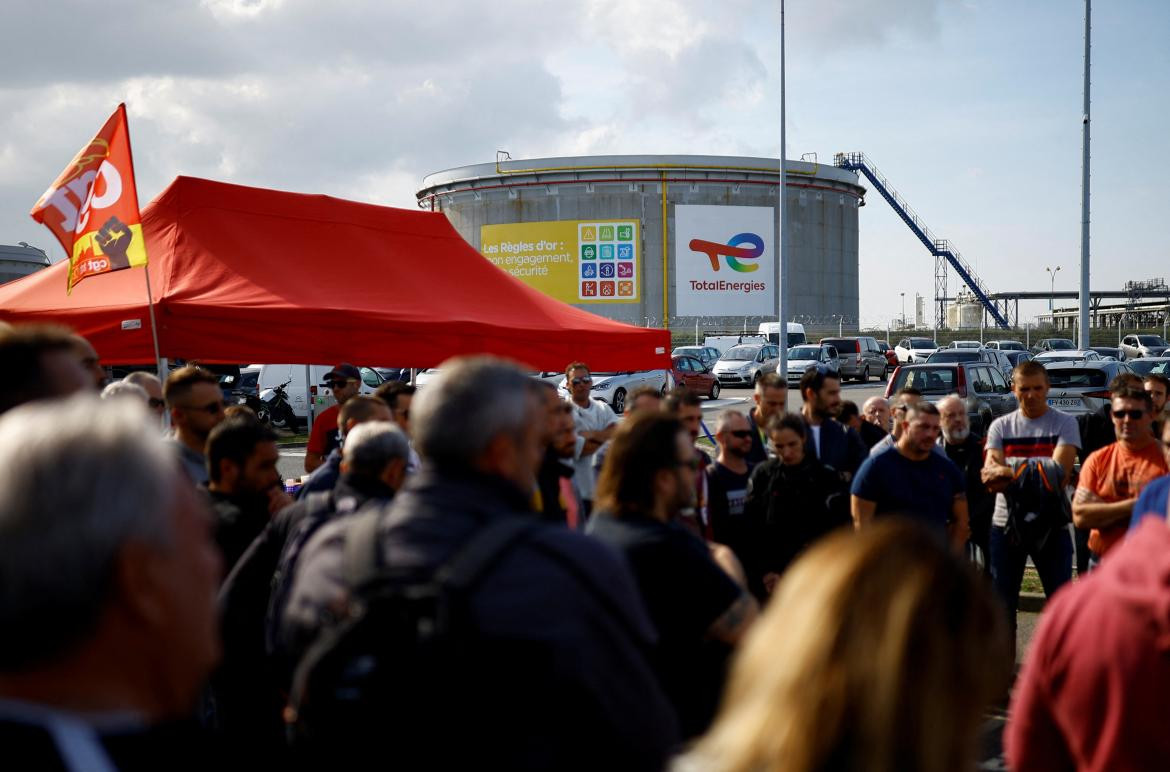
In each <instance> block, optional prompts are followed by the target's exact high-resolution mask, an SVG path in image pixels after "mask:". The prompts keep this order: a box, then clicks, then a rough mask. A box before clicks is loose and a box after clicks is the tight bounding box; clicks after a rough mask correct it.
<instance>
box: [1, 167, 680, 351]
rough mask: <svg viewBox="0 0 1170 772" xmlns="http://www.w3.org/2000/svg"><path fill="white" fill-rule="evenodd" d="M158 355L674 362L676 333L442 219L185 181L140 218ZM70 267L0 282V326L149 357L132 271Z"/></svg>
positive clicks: (145, 318)
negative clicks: (613, 311) (511, 270)
mask: <svg viewBox="0 0 1170 772" xmlns="http://www.w3.org/2000/svg"><path fill="white" fill-rule="evenodd" d="M142 224H143V228H144V230H145V233H146V244H147V252H148V254H149V258H150V267H149V269H148V270H149V271H150V281H151V285H152V288H153V293H154V302H155V314H156V317H157V320H158V339H159V347H160V350H161V353H162V355H163V356H164V357H169V358H181V359H198V360H201V361H205V362H236V363H248V362H277V361H280V362H290V361H291V362H329V363H332V362H336V361H342V360H344V361H353V362H360V363H363V364H377V365H394V366H402V367H419V368H422V367H432V366H435V365H437V364H439V363H440V362H442V361H443V360H444V359H446V358H448V357H451V356H454V355H457V354H476V353H488V354H496V355H500V356H505V357H509V358H511V359H514V360H516V361H518V362H522V363H524V364H526V365H529V366H530V367H531V368H533V369H539V370H560V369H561V368H563V367H564V366H565V365H566V364H567V363H568V362H570V361H573V360H575V359H581V360H584V361H586V362H588V363H589V365H590V366H591V367H593V368H594V369H596V370H642V369H652V368H658V367H669V362H670V359H669V351H670V349H669V347H670V334H669V333H668V332H667V331H666V330H654V329H645V328H641V327H634V326H632V325H628V324H622V323H620V322H615V321H612V320H609V319H604V318H602V317H599V316H596V315H594V314H590V313H588V312H586V311H582V310H580V309H577V308H573V307H572V306H570V305H567V304H565V303H562V302H560V301H558V300H554V299H552V298H550V297H547V296H546V295H543V294H541V293H540V292H538V291H536V290H534V289H532V288H530V287H528V286H526V285H525V284H523V283H522V282H520V281H517V280H516V279H514V278H512V277H511V276H509V275H508V274H506V273H504V272H503V271H501V270H499V269H498V268H496V267H495V266H493V265H492V264H491V263H489V262H488V261H487V260H485V259H483V257H481V256H480V254H479V253H478V252H476V251H475V249H474V248H472V247H471V245H469V244H468V243H467V242H466V241H464V240H463V238H462V237H460V235H459V234H458V233H457V232H456V231H455V229H454V228H453V227H452V226H451V224H450V223H449V222H448V221H447V218H446V217H444V216H443V215H442V214H437V213H432V212H416V211H410V210H405V209H394V208H390V207H384V206H375V205H372V204H361V203H357V202H353V201H345V200H342V199H337V198H331V197H328V196H318V195H304V194H299V193H285V192H281V191H275V190H265V189H262V188H249V187H243V186H240V185H229V184H225V183H222V182H213V181H211V180H202V179H196V178H192V177H178V178H176V179H175V181H174V182H172V183H171V185H170V186H169V187H168V188H167V189H166V190H165V191H163V192H162V194H160V195H159V197H158V198H156V199H155V200H154V201H153V202H151V204H150V205H149V206H147V207H146V209H145V210H144V211H143V213H142ZM67 270H68V265H67V263H65V262H63V263H59V264H57V265H54V266H53V267H51V268H47V269H45V270H43V271H40V272H38V273H35V274H33V275H31V276H28V277H25V278H23V279H19V280H17V281H14V282H11V283H10V284H6V285H4V286H0V318H2V319H4V320H5V321H9V322H22V321H53V322H59V323H62V324H66V325H69V326H70V327H72V328H74V329H75V330H77V331H78V332H80V333H81V334H82V335H84V336H85V337H86V338H88V339H89V340H90V341H91V342H92V343H93V344H94V346H95V347H96V348H97V350H98V353H99V354H100V355H101V357H102V359H103V360H105V361H106V362H122V363H127V364H132V363H147V362H153V361H154V350H153V345H152V343H151V335H150V318H149V315H148V311H147V302H146V282H145V278H144V277H143V275H142V272H141V271H140V270H137V269H130V270H124V271H118V272H115V273H111V274H106V275H102V276H96V277H93V278H90V279H87V280H85V281H83V282H81V283H80V284H78V285H77V286H76V287H75V288H74V290H73V294H72V295H68V296H67V295H66V294H65V279H66V274H67Z"/></svg>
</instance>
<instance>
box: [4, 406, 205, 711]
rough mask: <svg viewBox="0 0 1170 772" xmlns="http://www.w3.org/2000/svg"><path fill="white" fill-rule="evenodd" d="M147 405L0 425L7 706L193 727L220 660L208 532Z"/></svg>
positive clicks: (72, 411)
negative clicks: (192, 715)
mask: <svg viewBox="0 0 1170 772" xmlns="http://www.w3.org/2000/svg"><path fill="white" fill-rule="evenodd" d="M147 415H148V414H147V412H146V409H145V407H144V406H142V405H139V404H136V403H135V402H133V401H130V400H107V401H105V402H100V401H99V400H98V397H97V396H96V395H94V394H93V393H92V392H89V393H86V394H78V395H75V396H73V397H70V398H68V399H65V400H52V401H47V400H46V401H40V402H36V403H33V404H28V405H24V406H21V407H18V408H15V409H13V410H11V411H9V412H7V413H6V414H4V415H3V416H2V417H0V630H3V631H4V634H3V635H0V697H3V698H9V699H17V700H23V701H26V702H32V703H39V704H43V705H49V706H52V707H55V708H60V709H66V710H75V711H81V712H101V711H110V710H117V711H126V712H130V713H133V714H136V715H138V716H139V717H141V718H143V719H145V720H148V721H153V720H158V719H162V718H167V717H171V716H177V715H183V714H185V713H186V712H187V711H188V710H189V709H190V708H191V707H192V705H193V703H194V700H195V697H196V696H197V694H198V690H199V688H200V686H201V684H202V682H203V680H204V678H205V677H206V675H207V674H208V672H209V671H210V669H211V668H212V667H213V666H214V664H215V662H216V659H217V657H218V635H217V632H216V628H215V592H216V580H217V577H218V576H219V573H220V558H219V555H218V552H217V551H216V549H215V546H214V544H213V543H212V541H211V538H210V520H209V518H208V514H207V512H206V510H205V509H204V508H203V507H204V505H203V504H202V500H201V499H200V498H197V496H196V493H195V491H194V489H193V488H192V487H191V486H190V484H189V483H188V482H187V481H186V479H185V478H184V477H183V476H182V475H181V473H179V471H178V469H177V468H176V467H175V465H174V462H173V456H172V454H170V453H168V452H166V449H165V448H164V446H163V445H162V440H161V438H160V437H159V436H158V431H157V429H153V428H152V427H151V426H149V425H148V424H149V421H148V419H147Z"/></svg>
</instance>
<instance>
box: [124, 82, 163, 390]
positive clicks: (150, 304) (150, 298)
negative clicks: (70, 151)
mask: <svg viewBox="0 0 1170 772" xmlns="http://www.w3.org/2000/svg"><path fill="white" fill-rule="evenodd" d="M118 109H119V110H120V111H121V112H122V125H124V126H125V127H126V151H127V155H128V156H129V158H130V179H132V180H134V191H135V198H137V192H138V175H137V174H135V172H134V143H133V142H131V141H130V117H129V116H128V115H126V103H125V102H122V103H120V104H119V105H118ZM138 212H139V215H138V216H139V221H140V222H141V219H142V208H141V204H139V209H138ZM142 239H143V253H144V254H146V244H145V241H146V230H145V229H143V231H142ZM142 272H143V273H144V274H145V275H146V306H147V308H148V309H149V310H150V337H151V340H152V341H153V342H154V366H155V370H156V372H157V373H158V379H159V380H160V381H164V382H165V381H166V379H167V375H166V373H164V372H163V363H162V356H161V355H160V353H159V348H158V325H157V323H156V322H155V319H154V293H153V292H151V290H150V255H149V254H146V265H144V266H142Z"/></svg>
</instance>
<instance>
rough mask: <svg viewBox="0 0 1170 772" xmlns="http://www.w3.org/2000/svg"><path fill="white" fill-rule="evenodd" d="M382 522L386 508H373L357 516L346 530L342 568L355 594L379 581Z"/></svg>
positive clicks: (347, 582)
mask: <svg viewBox="0 0 1170 772" xmlns="http://www.w3.org/2000/svg"><path fill="white" fill-rule="evenodd" d="M381 521H382V508H381V507H371V508H370V509H368V510H366V511H364V512H361V511H359V512H358V513H357V514H356V515H354V516H353V519H352V520H351V521H350V523H349V527H348V528H347V529H346V533H345V552H344V554H343V556H342V561H343V562H342V568H343V570H344V571H345V581H346V585H347V586H348V587H349V588H350V591H351V592H353V591H354V590H356V589H357V588H358V587H361V586H362V585H364V584H366V583H367V582H370V581H373V580H374V579H376V578H377V576H378V574H379V572H380V570H381V567H382V565H381V564H382V559H381V549H380V548H379V544H378V525H379V524H380V523H381Z"/></svg>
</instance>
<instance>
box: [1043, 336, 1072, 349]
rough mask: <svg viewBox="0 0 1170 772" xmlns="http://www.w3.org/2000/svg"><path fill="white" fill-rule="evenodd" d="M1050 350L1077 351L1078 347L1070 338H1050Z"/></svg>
mask: <svg viewBox="0 0 1170 772" xmlns="http://www.w3.org/2000/svg"><path fill="white" fill-rule="evenodd" d="M1048 348H1050V349H1052V350H1053V351H1076V350H1077V346H1076V344H1075V343H1073V342H1072V341H1071V340H1069V339H1068V338H1049V339H1048Z"/></svg>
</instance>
